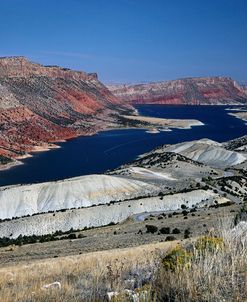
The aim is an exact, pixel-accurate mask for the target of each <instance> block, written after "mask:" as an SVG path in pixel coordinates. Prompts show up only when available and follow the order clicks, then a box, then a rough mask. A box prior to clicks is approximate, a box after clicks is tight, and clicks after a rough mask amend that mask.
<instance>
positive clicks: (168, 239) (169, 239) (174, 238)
mask: <svg viewBox="0 0 247 302" xmlns="http://www.w3.org/2000/svg"><path fill="white" fill-rule="evenodd" d="M174 240H176V237H174V236H167V237H166V239H165V241H174Z"/></svg>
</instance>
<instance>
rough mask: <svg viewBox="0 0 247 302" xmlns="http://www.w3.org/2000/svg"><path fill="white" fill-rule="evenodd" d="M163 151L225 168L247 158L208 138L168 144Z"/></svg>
mask: <svg viewBox="0 0 247 302" xmlns="http://www.w3.org/2000/svg"><path fill="white" fill-rule="evenodd" d="M163 151H165V152H174V153H179V154H181V155H183V156H186V157H188V158H190V159H192V160H195V161H198V162H201V163H204V164H207V165H209V166H211V167H215V168H227V167H231V166H234V165H237V164H240V163H242V162H244V161H245V160H247V155H246V154H242V153H239V152H235V151H229V150H226V149H225V148H223V146H222V144H220V143H217V142H215V141H212V140H209V139H201V140H197V141H191V142H184V143H179V144H176V145H169V146H166V147H165V148H164V149H163Z"/></svg>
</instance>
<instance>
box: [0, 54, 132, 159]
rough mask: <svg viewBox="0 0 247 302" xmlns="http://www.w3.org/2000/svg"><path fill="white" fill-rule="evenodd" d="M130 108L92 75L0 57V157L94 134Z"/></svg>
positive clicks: (15, 58) (24, 60)
mask: <svg viewBox="0 0 247 302" xmlns="http://www.w3.org/2000/svg"><path fill="white" fill-rule="evenodd" d="M130 109H131V110H132V107H131V106H129V105H123V104H122V102H121V101H119V100H118V99H117V98H116V97H115V96H114V95H113V94H112V93H111V92H110V91H109V90H108V89H107V88H106V87H105V86H104V85H103V84H102V83H101V82H99V81H98V79H97V75H96V74H87V73H85V72H81V71H73V70H69V69H66V68H60V67H58V66H42V65H40V64H36V63H32V62H30V61H28V60H27V59H26V58H25V57H7V58H0V130H1V131H0V155H2V156H5V157H7V158H16V157H18V156H20V155H23V154H25V153H26V152H28V151H31V150H33V149H34V147H35V146H39V147H40V148H47V147H49V146H50V145H49V143H51V142H55V141H58V140H63V139H68V138H71V137H75V136H77V135H80V134H85V135H87V134H92V133H95V132H97V131H99V130H101V129H104V128H106V127H107V126H109V125H112V124H114V123H118V116H119V115H120V113H126V112H129V111H131V110H130Z"/></svg>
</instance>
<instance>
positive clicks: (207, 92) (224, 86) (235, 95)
mask: <svg viewBox="0 0 247 302" xmlns="http://www.w3.org/2000/svg"><path fill="white" fill-rule="evenodd" d="M108 88H109V89H110V90H111V91H112V93H113V94H114V95H115V96H117V97H119V98H121V99H122V100H124V101H127V102H132V103H135V104H174V105H175V104H188V105H200V104H202V105H218V104H240V103H246V102H247V93H246V90H245V89H243V87H241V86H240V85H238V84H237V82H236V81H234V80H232V79H231V78H228V77H209V78H186V79H179V80H174V81H166V82H157V83H148V84H138V85H109V86H108Z"/></svg>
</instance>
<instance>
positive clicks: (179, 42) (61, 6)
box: [0, 0, 247, 83]
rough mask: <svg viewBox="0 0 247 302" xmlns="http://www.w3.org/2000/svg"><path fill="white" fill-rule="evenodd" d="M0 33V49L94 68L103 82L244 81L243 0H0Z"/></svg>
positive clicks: (246, 24)
mask: <svg viewBox="0 0 247 302" xmlns="http://www.w3.org/2000/svg"><path fill="white" fill-rule="evenodd" d="M0 41H1V44H0V56H8V55H24V56H27V57H28V58H30V59H31V60H33V61H36V62H39V63H41V64H47V65H48V64H50V65H61V66H64V67H69V68H73V69H78V70H80V69H82V70H85V71H87V72H95V71H96V72H97V73H98V75H99V78H100V79H101V80H102V81H104V82H114V83H119V82H127V83H129V82H148V81H159V80H169V79H176V78H181V77H188V76H211V75H226V76H231V77H233V78H235V79H236V80H238V81H240V82H247V1H246V0H169V1H167V0H85V1H84V0H0Z"/></svg>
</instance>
